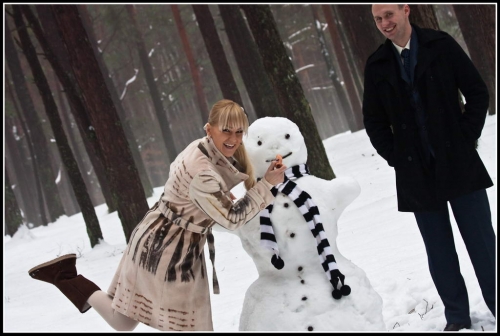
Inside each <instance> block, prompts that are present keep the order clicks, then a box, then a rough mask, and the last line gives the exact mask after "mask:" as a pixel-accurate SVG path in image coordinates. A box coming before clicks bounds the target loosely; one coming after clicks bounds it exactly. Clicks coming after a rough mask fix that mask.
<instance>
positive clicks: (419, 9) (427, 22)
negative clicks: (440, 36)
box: [410, 5, 439, 30]
mask: <svg viewBox="0 0 500 336" xmlns="http://www.w3.org/2000/svg"><path fill="white" fill-rule="evenodd" d="M410 23H414V24H416V25H417V26H419V27H421V28H430V29H435V30H439V22H438V20H437V17H436V13H434V7H433V6H432V5H410Z"/></svg>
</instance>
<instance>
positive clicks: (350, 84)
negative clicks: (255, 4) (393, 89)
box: [311, 5, 364, 132]
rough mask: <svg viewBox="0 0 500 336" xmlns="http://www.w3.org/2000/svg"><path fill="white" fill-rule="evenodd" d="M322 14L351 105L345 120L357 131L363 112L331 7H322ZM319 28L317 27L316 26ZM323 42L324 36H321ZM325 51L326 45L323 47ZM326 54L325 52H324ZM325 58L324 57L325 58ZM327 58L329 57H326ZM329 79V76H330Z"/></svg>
mask: <svg viewBox="0 0 500 336" xmlns="http://www.w3.org/2000/svg"><path fill="white" fill-rule="evenodd" d="M311 7H312V8H316V6H311ZM321 8H322V9H323V13H324V15H325V19H326V22H327V23H328V30H329V32H330V37H331V39H332V42H333V47H334V52H335V54H336V55H337V59H338V61H339V66H340V72H341V74H342V78H343V79H344V82H345V90H346V92H347V94H348V95H349V101H350V103H351V107H352V110H348V111H345V112H344V113H345V115H346V119H347V121H348V123H349V128H350V130H351V131H352V132H356V131H359V130H360V129H363V128H364V125H363V112H362V110H361V101H360V99H359V96H358V94H357V91H356V87H355V85H354V81H353V77H352V73H351V71H349V65H348V64H347V57H346V55H345V52H344V49H343V47H342V44H341V39H340V34H339V32H338V30H337V25H336V24H335V21H334V20H333V13H332V7H331V5H322V6H321ZM314 16H315V20H318V21H319V19H317V18H318V16H319V15H318V14H317V13H316V14H314ZM316 27H317V28H319V27H318V26H316ZM320 33H321V29H320V28H319V29H318V35H319V34H320ZM321 36H322V38H323V44H325V42H324V36H323V35H322V34H321ZM324 48H325V51H326V45H325V47H324ZM326 52H327V51H326ZM325 57H326V56H325ZM328 58H329V56H328ZM330 77H331V75H330Z"/></svg>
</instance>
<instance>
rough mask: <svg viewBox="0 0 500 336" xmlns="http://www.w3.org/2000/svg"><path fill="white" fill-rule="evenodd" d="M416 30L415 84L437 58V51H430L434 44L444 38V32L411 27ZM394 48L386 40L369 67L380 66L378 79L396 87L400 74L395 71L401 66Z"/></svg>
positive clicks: (372, 56)
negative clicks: (416, 64)
mask: <svg viewBox="0 0 500 336" xmlns="http://www.w3.org/2000/svg"><path fill="white" fill-rule="evenodd" d="M411 26H412V29H414V30H415V33H416V34H417V38H418V54H417V62H418V66H417V67H416V68H415V82H416V81H417V80H418V79H419V78H420V77H421V76H422V74H423V73H424V71H425V70H426V69H427V67H428V66H429V64H431V62H432V60H433V59H434V58H435V57H436V56H437V53H436V52H435V51H434V50H435V49H430V46H431V44H432V42H434V41H437V40H439V39H442V38H444V35H443V33H442V32H439V31H436V30H433V29H422V28H419V27H418V26H416V25H413V24H412V25H411ZM393 49H394V46H393V45H392V41H391V40H389V39H386V40H385V43H384V44H382V45H381V46H380V47H379V48H378V49H377V51H375V52H374V53H373V54H372V55H371V56H370V57H369V58H368V61H367V66H370V65H372V64H376V63H377V65H379V67H377V70H376V74H377V76H376V78H378V79H379V80H382V79H385V80H388V81H389V82H390V83H391V84H392V85H393V86H394V87H397V86H398V72H397V71H394V68H395V67H396V66H399V65H398V64H397V63H396V61H397V59H396V57H395V54H394V50H393Z"/></svg>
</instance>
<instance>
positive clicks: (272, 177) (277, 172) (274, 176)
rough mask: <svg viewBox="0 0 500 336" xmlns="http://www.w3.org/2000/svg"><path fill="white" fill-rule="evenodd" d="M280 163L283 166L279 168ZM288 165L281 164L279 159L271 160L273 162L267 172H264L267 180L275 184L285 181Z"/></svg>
mask: <svg viewBox="0 0 500 336" xmlns="http://www.w3.org/2000/svg"><path fill="white" fill-rule="evenodd" d="M278 165H281V167H279V168H278ZM286 169H287V167H286V166H285V165H284V164H282V163H281V164H280V163H279V162H278V161H276V160H274V161H271V164H270V165H269V167H268V168H267V171H266V173H265V174H264V178H265V179H266V181H267V182H269V183H271V184H272V185H273V186H275V185H277V184H280V183H283V180H284V179H285V176H284V173H285V170H286Z"/></svg>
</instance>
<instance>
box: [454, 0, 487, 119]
mask: <svg viewBox="0 0 500 336" xmlns="http://www.w3.org/2000/svg"><path fill="white" fill-rule="evenodd" d="M453 9H454V10H455V15H456V17H457V20H458V24H459V26H460V29H461V30H462V35H463V36H464V40H465V43H466V44H467V49H469V54H470V58H471V60H472V62H474V65H475V66H476V68H477V70H478V71H479V73H480V74H481V77H482V78H483V80H484V81H485V83H486V85H487V86H488V92H489V94H490V104H489V109H488V113H489V114H490V115H493V114H496V111H497V110H496V105H495V101H496V94H497V90H496V86H495V85H496V84H495V74H496V73H497V71H496V62H495V49H496V46H497V44H496V41H495V32H496V30H495V23H496V18H495V13H496V10H495V5H453ZM478 19H480V21H481V22H480V23H479V22H478Z"/></svg>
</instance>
